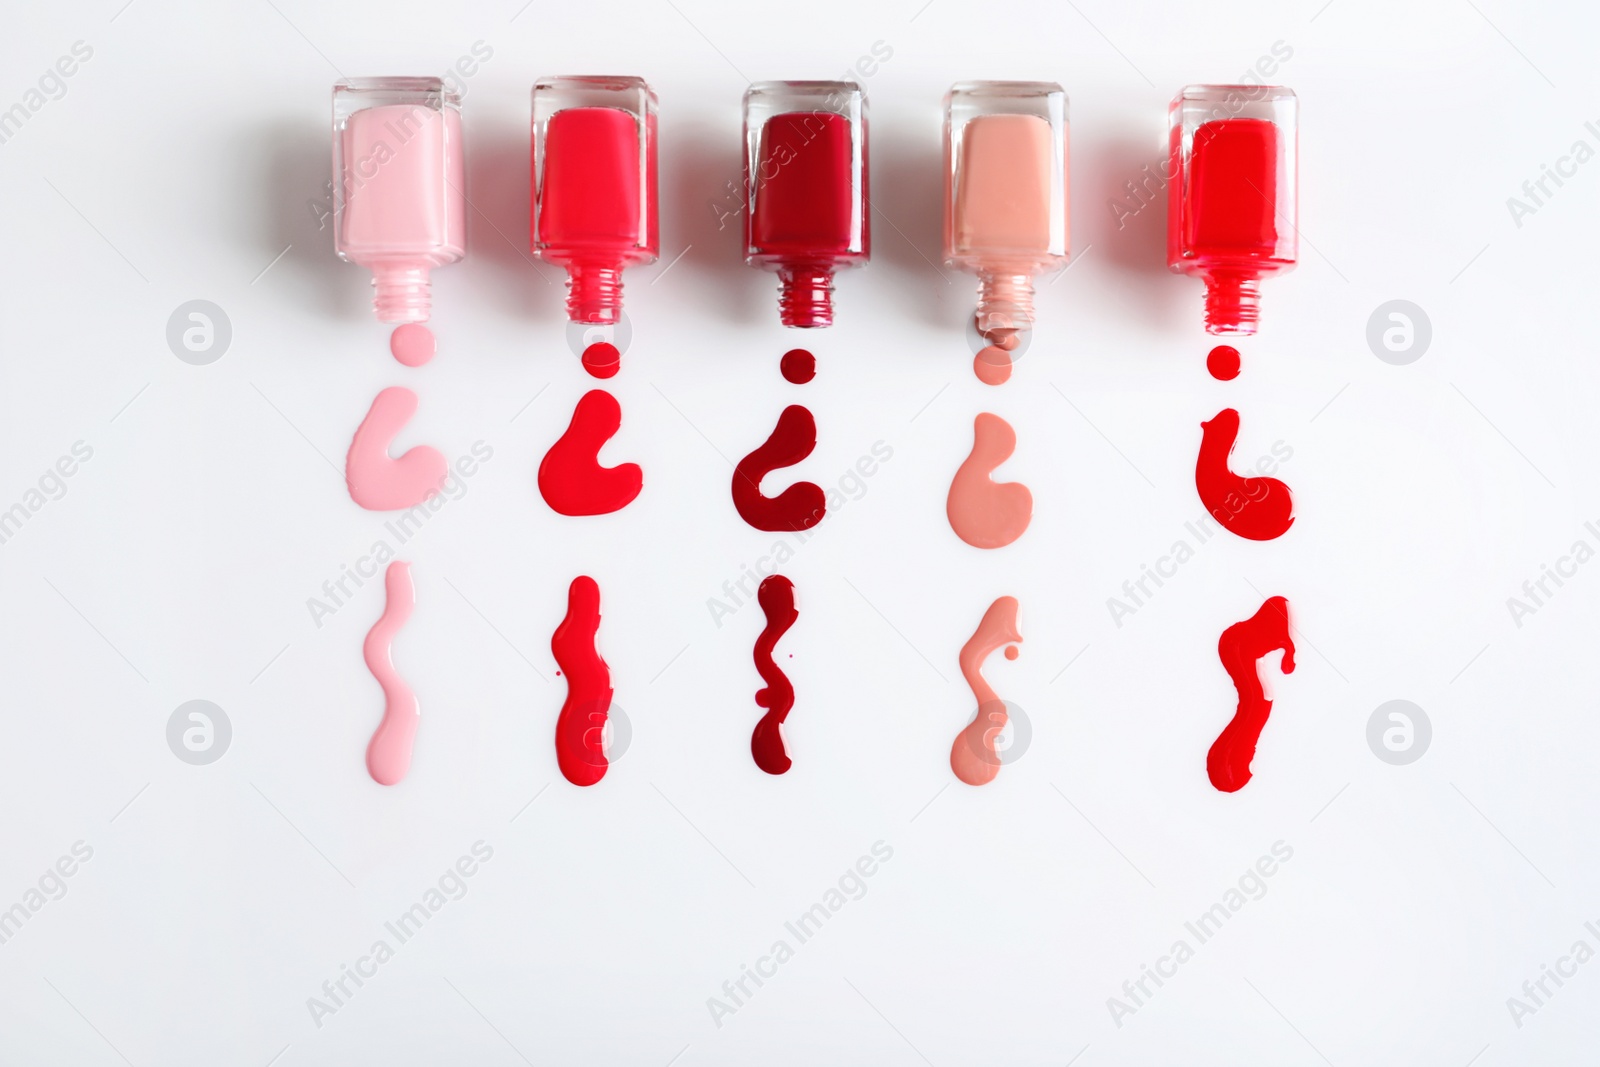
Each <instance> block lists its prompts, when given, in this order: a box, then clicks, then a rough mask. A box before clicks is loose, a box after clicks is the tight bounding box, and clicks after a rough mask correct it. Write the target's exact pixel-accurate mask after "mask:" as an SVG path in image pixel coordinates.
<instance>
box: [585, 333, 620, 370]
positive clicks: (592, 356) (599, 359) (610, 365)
mask: <svg viewBox="0 0 1600 1067" xmlns="http://www.w3.org/2000/svg"><path fill="white" fill-rule="evenodd" d="M583 369H584V370H586V371H588V372H589V374H590V375H591V376H593V377H595V378H614V377H616V374H617V371H619V370H621V369H622V353H621V352H619V351H617V346H616V345H614V344H612V343H611V342H610V341H596V342H595V343H594V344H592V345H590V346H589V347H588V348H585V349H584V350H583Z"/></svg>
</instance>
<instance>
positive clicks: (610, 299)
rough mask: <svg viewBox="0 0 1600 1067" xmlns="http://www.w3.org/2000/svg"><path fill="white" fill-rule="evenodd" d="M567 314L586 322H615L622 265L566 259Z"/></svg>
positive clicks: (618, 313)
mask: <svg viewBox="0 0 1600 1067" xmlns="http://www.w3.org/2000/svg"><path fill="white" fill-rule="evenodd" d="M567 318H569V319H571V320H572V321H573V322H581V323H584V324H586V325H594V326H614V325H616V323H617V322H618V321H619V320H620V319H621V318H622V267H621V266H620V265H618V266H608V267H603V266H598V265H595V264H592V263H569V264H568V265H567Z"/></svg>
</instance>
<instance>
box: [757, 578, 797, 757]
mask: <svg viewBox="0 0 1600 1067" xmlns="http://www.w3.org/2000/svg"><path fill="white" fill-rule="evenodd" d="M756 600H757V601H758V602H760V604H761V610H762V611H764V612H766V615H767V627H766V629H764V630H762V631H761V636H760V637H758V638H756V649H755V659H756V670H758V671H760V672H761V680H762V681H763V682H766V683H767V687H766V688H765V689H760V690H757V691H756V704H757V705H758V706H759V707H763V708H766V709H767V713H766V714H765V715H763V716H761V721H760V722H758V723H756V728H755V732H754V733H752V734H751V735H750V754H751V755H752V756H754V757H755V758H756V766H757V767H760V768H761V769H762V770H764V771H766V772H767V773H768V774H782V773H783V772H785V771H787V770H788V769H789V767H790V766H791V761H790V759H789V752H788V749H787V748H786V747H785V746H784V743H783V729H782V727H783V721H784V719H786V718H788V717H789V710H790V709H791V708H793V707H794V685H793V684H792V683H791V682H790V681H789V679H788V678H787V677H785V676H784V673H783V671H782V669H780V668H779V667H778V665H777V664H776V663H774V662H773V661H772V650H773V648H775V647H776V646H777V644H778V641H779V640H780V639H781V638H782V637H783V635H784V634H786V633H788V632H789V627H791V626H793V625H794V621H795V620H796V619H798V618H799V617H800V613H799V612H798V611H796V610H795V606H794V583H793V582H791V581H790V580H789V579H787V578H785V577H784V576H783V575H781V574H773V575H770V576H768V577H766V578H763V579H762V580H761V585H760V586H759V587H758V588H757V589H756ZM791 658H793V657H791Z"/></svg>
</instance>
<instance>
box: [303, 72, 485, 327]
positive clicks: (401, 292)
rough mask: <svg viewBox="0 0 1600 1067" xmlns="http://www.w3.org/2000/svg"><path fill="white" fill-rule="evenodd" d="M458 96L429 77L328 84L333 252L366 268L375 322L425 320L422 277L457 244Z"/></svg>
mask: <svg viewBox="0 0 1600 1067" xmlns="http://www.w3.org/2000/svg"><path fill="white" fill-rule="evenodd" d="M465 188H466V180H465V163H464V158H463V154H462V148H461V98H460V97H459V96H458V95H457V94H456V92H455V91H454V90H452V89H447V88H446V87H445V85H444V82H442V81H440V80H439V79H438V78H352V79H349V80H346V81H341V82H338V83H337V84H335V85H334V87H333V194H334V195H333V220H334V229H333V232H334V250H335V251H336V252H338V254H339V258H340V259H343V260H345V261H347V262H350V263H359V264H361V265H362V266H363V267H366V268H367V269H368V270H370V271H372V288H373V308H374V310H375V311H376V312H377V315H378V319H379V321H380V322H388V323H405V322H427V321H428V315H429V313H430V311H431V310H432V306H433V289H432V283H431V282H430V281H429V278H428V273H429V271H431V270H432V269H433V268H434V267H440V266H443V265H445V264H447V263H454V262H455V261H456V260H458V259H460V258H461V257H462V256H464V255H465V254H466V250H467V211H466V194H465V192H464V190H465Z"/></svg>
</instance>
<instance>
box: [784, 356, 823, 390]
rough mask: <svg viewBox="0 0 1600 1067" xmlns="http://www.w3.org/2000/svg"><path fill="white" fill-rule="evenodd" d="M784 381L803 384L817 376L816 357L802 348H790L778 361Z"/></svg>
mask: <svg viewBox="0 0 1600 1067" xmlns="http://www.w3.org/2000/svg"><path fill="white" fill-rule="evenodd" d="M778 370H779V371H780V372H782V374H783V379H784V381H787V382H793V383H794V384H795V385H804V384H806V383H807V382H809V381H810V380H811V379H813V378H815V377H816V376H817V357H816V356H813V355H812V354H811V353H810V352H807V351H806V350H805V349H803V348H791V349H789V351H787V352H785V353H784V354H783V359H782V360H780V361H779V362H778Z"/></svg>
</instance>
